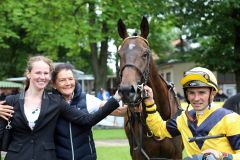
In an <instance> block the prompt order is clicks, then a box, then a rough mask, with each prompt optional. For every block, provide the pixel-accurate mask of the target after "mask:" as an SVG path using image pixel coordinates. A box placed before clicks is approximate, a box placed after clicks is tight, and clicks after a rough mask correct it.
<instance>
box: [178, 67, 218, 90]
mask: <svg viewBox="0 0 240 160" xmlns="http://www.w3.org/2000/svg"><path fill="white" fill-rule="evenodd" d="M191 81H200V82H203V83H205V84H206V85H208V86H210V87H213V88H215V90H216V91H217V90H218V89H217V84H216V83H215V82H213V81H212V80H211V77H210V76H209V74H207V73H206V72H203V71H187V72H185V73H184V78H183V80H182V82H181V83H182V85H183V86H184V87H187V86H188V87H190V86H189V85H188V84H189V82H191ZM186 85H187V86H186ZM201 86H203V85H201Z"/></svg>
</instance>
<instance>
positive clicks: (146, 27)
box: [140, 16, 149, 39]
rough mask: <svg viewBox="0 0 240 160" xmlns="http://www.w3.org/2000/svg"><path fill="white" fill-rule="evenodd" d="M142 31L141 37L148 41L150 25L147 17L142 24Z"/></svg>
mask: <svg viewBox="0 0 240 160" xmlns="http://www.w3.org/2000/svg"><path fill="white" fill-rule="evenodd" d="M140 29H141V36H142V37H143V38H145V39H147V37H148V34H149V25H148V20H147V18H146V17H144V16H143V18H142V22H141V25H140Z"/></svg>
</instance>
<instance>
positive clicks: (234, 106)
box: [223, 93, 240, 114]
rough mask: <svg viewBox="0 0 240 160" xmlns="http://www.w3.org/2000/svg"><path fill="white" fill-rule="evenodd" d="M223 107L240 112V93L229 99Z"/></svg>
mask: <svg viewBox="0 0 240 160" xmlns="http://www.w3.org/2000/svg"><path fill="white" fill-rule="evenodd" d="M223 108H227V109H230V110H232V111H234V112H236V113H238V114H240V93H238V94H236V95H234V96H232V97H230V98H229V99H227V100H226V101H225V103H224V105H223Z"/></svg>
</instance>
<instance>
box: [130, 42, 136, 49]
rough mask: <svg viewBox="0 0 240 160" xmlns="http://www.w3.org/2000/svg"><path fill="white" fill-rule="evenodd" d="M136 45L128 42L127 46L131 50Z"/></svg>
mask: <svg viewBox="0 0 240 160" xmlns="http://www.w3.org/2000/svg"><path fill="white" fill-rule="evenodd" d="M135 47H136V44H133V43H130V44H129V46H128V49H129V50H132V49H134V48H135Z"/></svg>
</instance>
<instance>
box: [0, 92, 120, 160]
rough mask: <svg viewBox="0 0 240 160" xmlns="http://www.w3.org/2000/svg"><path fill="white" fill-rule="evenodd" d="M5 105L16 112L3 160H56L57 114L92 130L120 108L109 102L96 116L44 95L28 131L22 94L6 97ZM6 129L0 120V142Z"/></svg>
mask: <svg viewBox="0 0 240 160" xmlns="http://www.w3.org/2000/svg"><path fill="white" fill-rule="evenodd" d="M6 104H8V105H11V106H13V107H14V111H15V113H14V115H13V118H12V122H11V123H12V126H13V128H12V133H13V137H12V141H11V143H10V145H9V148H8V152H7V155H6V158H5V159H7V160H16V159H18V160H57V158H56V153H55V144H54V130H55V126H56V122H57V119H58V116H59V115H60V114H61V115H62V116H63V117H64V118H65V119H66V120H69V121H72V122H74V123H76V124H78V125H80V126H82V125H84V126H89V127H91V126H93V125H95V124H96V123H98V122H99V121H101V120H102V119H103V118H105V117H106V116H107V115H109V114H110V113H111V112H112V111H113V110H114V109H116V108H117V107H118V106H119V103H118V102H117V101H116V100H115V99H114V98H111V99H109V100H108V102H107V103H106V104H105V106H104V107H102V108H101V109H99V111H98V112H95V113H94V114H87V113H84V112H81V111H80V110H77V109H76V108H75V107H70V106H69V105H68V103H66V102H65V101H64V100H63V98H61V97H60V96H58V95H54V94H48V93H46V92H44V94H43V96H42V104H41V111H40V115H39V117H38V119H37V121H36V125H35V127H34V129H33V130H31V129H30V127H29V126H28V121H27V118H26V116H25V114H24V93H20V94H17V95H11V96H8V97H7V98H6ZM5 125H6V121H5V120H3V119H0V140H1V139H2V133H3V129H4V127H5Z"/></svg>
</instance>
